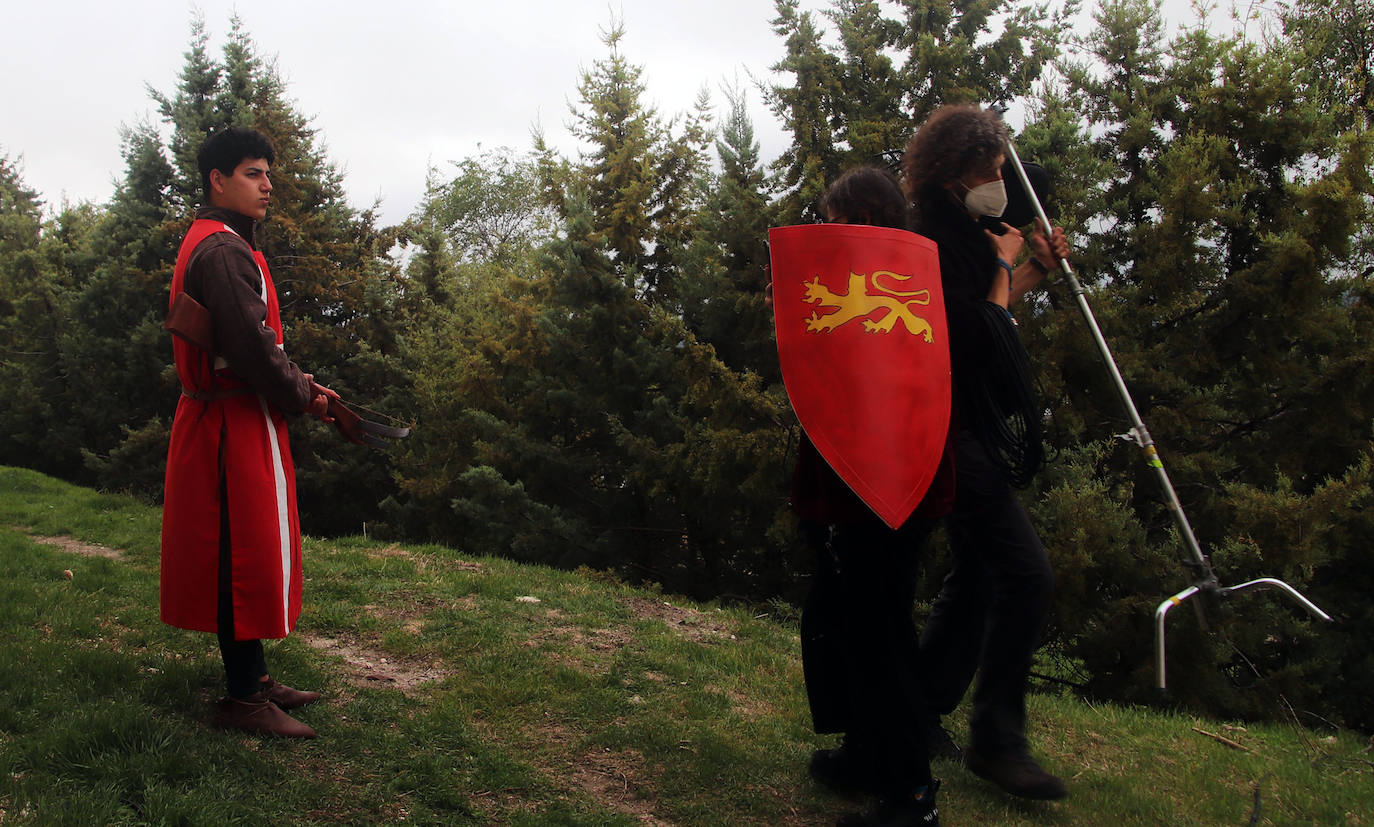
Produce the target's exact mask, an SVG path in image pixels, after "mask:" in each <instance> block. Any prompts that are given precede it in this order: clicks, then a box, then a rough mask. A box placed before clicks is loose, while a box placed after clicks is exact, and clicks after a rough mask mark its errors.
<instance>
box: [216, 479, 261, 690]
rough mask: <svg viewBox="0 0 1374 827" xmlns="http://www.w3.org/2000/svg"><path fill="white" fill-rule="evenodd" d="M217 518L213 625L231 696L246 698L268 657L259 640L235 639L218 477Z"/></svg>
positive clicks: (224, 498)
mask: <svg viewBox="0 0 1374 827" xmlns="http://www.w3.org/2000/svg"><path fill="white" fill-rule="evenodd" d="M219 494H220V510H219V513H220V520H219V595H218V596H219V602H218V606H217V608H218V612H217V617H216V625H217V626H218V631H219V654H220V657H221V658H223V659H224V682H225V684H226V686H227V688H228V691H229V697H231V698H246V697H248V696H249V695H252V694H253V693H254V692H257V691H258V689H259V688H260V687H259V686H258V682H259V681H260V680H261V679H262V678H264V677H266V676H267V660H266V658H265V656H264V654H263V650H262V641H261V640H234V592H233V584H234V581H233V569H232V568H231V566H230V563H231V561H232V559H233V558H232V556H231V548H232V547H231V545H230V543H229V496H228V490H227V488H226V486H225V483H224V481H223V480H220V486H219Z"/></svg>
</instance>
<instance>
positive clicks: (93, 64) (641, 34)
mask: <svg viewBox="0 0 1374 827" xmlns="http://www.w3.org/2000/svg"><path fill="white" fill-rule="evenodd" d="M1173 2H1181V0H1171V5H1172V4H1173ZM802 5H803V8H822V7H826V6H828V5H829V4H828V3H826V2H821V0H804V2H803V4H802ZM7 6H8V8H7V11H6V20H5V24H4V26H3V27H0V78H3V79H4V80H3V81H0V113H3V114H0V156H7V157H9V158H11V159H15V158H19V157H20V156H22V164H21V168H22V170H23V177H24V181H25V182H26V184H27V185H28V186H29V188H30V189H35V190H38V191H39V193H41V195H42V197H43V198H44V200H45V201H47V202H48V204H49V206H55V205H57V204H60V203H61V202H62V201H63V199H64V198H65V199H66V200H70V201H81V200H90V201H96V202H104V201H106V200H107V199H109V197H110V196H111V194H112V193H113V191H114V182H115V181H116V180H117V179H118V178H120V177H121V176H122V174H123V171H124V163H123V159H122V158H121V157H120V154H119V144H120V141H119V129H120V126H121V124H133V123H136V122H138V121H140V120H142V119H145V118H146V119H149V120H156V119H157V113H156V112H155V111H154V109H153V105H152V102H151V100H150V98H149V97H148V94H147V90H146V88H147V86H149V85H151V86H152V87H154V88H156V89H158V90H160V91H163V92H166V93H169V94H170V93H172V92H174V91H175V87H176V83H177V75H178V73H179V72H180V70H181V67H182V65H183V63H184V61H185V52H186V50H187V48H188V46H189V43H190V25H191V19H192V13H193V10H194V9H199V10H200V11H201V12H203V14H204V17H205V24H206V29H207V31H208V33H209V35H210V47H211V49H212V50H213V51H214V53H215V55H216V56H218V54H219V50H220V48H221V47H222V46H223V43H224V36H225V34H226V32H227V31H228V28H229V18H230V16H231V15H232V14H233V13H235V12H237V13H238V15H239V17H240V18H241V19H242V20H243V22H244V24H245V28H246V29H247V31H248V32H249V33H250V34H251V36H252V38H253V40H254V42H255V43H256V45H257V48H258V53H259V55H261V56H263V57H266V58H275V59H276V61H277V65H278V68H279V70H280V72H281V74H282V76H283V78H284V79H285V80H286V82H287V91H288V95H289V96H290V97H291V99H292V100H294V102H295V103H296V106H297V108H298V110H299V111H301V112H302V113H303V114H305V115H307V116H310V117H312V118H313V119H314V120H313V122H314V125H315V126H316V127H317V128H318V129H319V132H320V136H321V138H322V140H323V142H324V145H325V147H326V150H327V153H328V156H329V158H330V159H331V160H332V161H334V162H335V163H336V164H337V165H338V166H339V167H340V169H341V170H342V171H343V172H344V175H345V178H344V183H345V186H346V188H347V191H348V194H349V200H350V202H351V203H353V205H354V206H357V207H366V206H368V205H370V204H371V203H372V202H373V200H374V199H377V198H380V199H381V202H382V220H383V222H384V223H393V222H397V221H400V220H401V219H403V218H404V217H406V216H407V215H408V214H409V213H410V212H411V211H412V210H413V209H414V208H415V206H416V204H417V203H418V201H419V199H420V196H421V195H422V193H423V190H424V182H425V172H426V170H427V169H428V167H429V166H430V165H436V166H440V167H445V166H446V165H447V162H448V161H451V160H459V159H462V158H464V157H467V156H469V155H472V154H475V153H477V152H479V151H481V150H483V149H493V148H496V147H499V146H509V147H513V148H515V149H518V150H525V149H528V148H529V147H530V144H531V138H530V132H531V129H532V128H534V127H535V126H539V127H541V128H542V129H543V131H544V133H545V136H546V138H547V139H548V140H549V141H550V143H552V144H553V145H554V146H555V147H557V148H559V149H560V150H562V151H564V152H565V153H567V154H570V155H571V154H573V153H574V152H575V150H576V145H575V143H574V141H573V139H572V138H571V136H570V135H569V134H568V131H567V122H568V120H569V114H568V102H569V101H573V100H576V97H577V81H578V72H579V69H581V68H587V67H590V66H591V64H592V63H593V62H594V61H596V60H598V59H600V58H601V57H603V56H604V55H605V54H606V50H605V46H604V45H603V44H602V43H601V41H600V32H601V31H602V30H603V29H605V28H606V26H607V24H608V22H609V20H610V19H611V14H612V11H614V13H615V15H616V17H618V18H620V19H621V20H623V22H624V24H625V26H626V36H625V38H624V40H623V41H622V53H623V54H624V55H625V57H626V58H627V59H628V60H629V61H630V62H631V63H634V64H636V65H639V66H641V67H643V70H644V75H643V78H642V80H643V82H644V84H645V86H646V87H647V92H646V95H645V98H646V102H648V103H649V104H651V105H653V106H655V107H656V108H657V110H658V112H659V113H660V114H661V115H665V116H670V115H673V114H676V113H679V112H685V111H687V110H688V109H690V108H691V106H692V104H693V102H694V100H695V98H696V95H697V93H698V91H699V90H700V89H702V88H703V87H705V88H707V89H708V90H709V92H710V93H711V97H712V100H713V101H714V102H715V104H716V105H717V108H718V111H719V108H720V107H722V106H723V105H724V96H723V94H722V93H721V88H722V85H723V84H726V83H734V82H736V81H738V82H739V83H740V84H742V85H745V86H748V87H749V92H748V95H749V100H750V103H751V105H752V107H753V110H754V126H755V130H756V132H757V135H758V138H759V141H760V143H761V149H762V154H763V157H764V159H765V160H771V159H772V158H774V157H776V156H777V154H778V153H779V152H781V150H782V149H783V147H784V146H785V137H784V136H783V135H782V132H781V129H780V128H779V127H778V126H777V124H776V123H775V122H774V119H773V117H772V116H771V114H769V113H768V112H767V111H766V109H765V108H764V106H763V103H762V100H761V96H760V95H759V93H758V91H757V90H756V89H754V88H753V83H752V81H751V77H752V78H758V79H769V78H771V77H772V75H771V72H770V69H769V67H770V66H771V65H772V64H774V63H775V62H777V60H778V59H779V58H780V57H781V56H782V51H783V45H782V43H781V41H780V40H779V39H778V37H777V36H776V35H775V34H774V33H773V31H772V29H771V27H770V25H769V21H770V20H771V19H772V18H773V16H774V12H773V2H772V0H696V2H692V3H684V2H672V1H671V0H612V2H611V3H607V2H604V0H562V2H555V1H552V0H525V1H524V2H509V0H507V1H506V2H501V0H497V2H481V3H478V2H471V1H470V0H447V2H446V1H445V0H390V1H389V2H376V1H375V0H374V2H369V3H356V2H349V0H335V2H331V3H327V4H326V3H321V2H314V1H312V2H303V1H302V0H201V2H197V3H191V2H186V0H126V2H109V0H104V2H94V1H93V0H85V1H84V2H74V1H73V0H20V2H14V3H10V4H7Z"/></svg>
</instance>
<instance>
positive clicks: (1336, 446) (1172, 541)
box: [1033, 0, 1374, 717]
mask: <svg viewBox="0 0 1374 827" xmlns="http://www.w3.org/2000/svg"><path fill="white" fill-rule="evenodd" d="M1098 23H1099V29H1098V31H1097V32H1095V33H1094V35H1093V36H1092V37H1090V38H1089V41H1088V42H1089V44H1090V46H1091V48H1092V49H1093V50H1094V62H1093V64H1092V67H1091V68H1090V67H1089V66H1087V65H1080V66H1078V67H1077V68H1075V69H1074V70H1073V71H1072V72H1070V74H1069V78H1070V87H1071V89H1070V93H1069V94H1070V96H1072V95H1082V96H1084V97H1085V112H1086V113H1087V115H1088V120H1087V121H1086V123H1085V124H1084V127H1085V128H1086V129H1087V130H1088V131H1089V132H1090V134H1091V135H1093V136H1094V137H1093V139H1092V143H1093V148H1094V150H1095V155H1096V158H1097V159H1099V162H1100V165H1099V166H1097V168H1098V169H1100V170H1101V171H1102V173H1103V178H1102V180H1101V181H1100V183H1099V185H1098V187H1097V189H1098V192H1097V193H1096V194H1095V195H1092V196H1090V197H1088V198H1085V199H1084V201H1085V203H1086V204H1088V205H1091V209H1090V210H1088V211H1086V212H1085V211H1081V209H1080V212H1079V213H1078V215H1079V220H1081V221H1083V222H1084V223H1083V225H1082V226H1083V227H1084V228H1085V229H1089V230H1091V232H1090V233H1087V234H1086V238H1085V241H1086V244H1085V245H1084V247H1085V249H1084V250H1083V252H1082V255H1081V256H1080V255H1078V254H1076V255H1075V260H1076V261H1080V262H1091V264H1092V267H1093V269H1092V270H1091V271H1089V270H1087V268H1079V269H1080V272H1081V273H1083V274H1084V275H1083V277H1084V278H1085V279H1086V280H1087V281H1088V282H1089V283H1090V284H1092V285H1093V290H1092V293H1091V294H1090V297H1091V302H1092V305H1093V308H1094V311H1095V312H1096V314H1097V317H1098V320H1099V322H1100V323H1101V325H1102V328H1103V330H1104V331H1105V332H1106V335H1107V337H1108V340H1109V342H1110V343H1111V346H1112V350H1113V352H1114V355H1115V357H1116V361H1117V363H1118V364H1119V365H1120V367H1121V370H1122V373H1123V374H1124V376H1125V377H1126V381H1127V384H1128V385H1129V387H1130V389H1131V392H1132V395H1133V397H1134V400H1135V402H1136V404H1137V406H1138V407H1139V409H1140V412H1141V415H1142V417H1143V418H1144V420H1145V421H1146V423H1147V424H1148V425H1149V426H1150V430H1151V433H1152V435H1153V436H1154V438H1155V440H1156V441H1157V442H1158V444H1159V445H1160V452H1161V454H1162V456H1163V459H1164V462H1165V463H1166V465H1167V466H1168V468H1169V472H1170V475H1171V477H1172V478H1173V480H1174V483H1175V486H1176V487H1177V489H1178V493H1179V496H1180V498H1181V499H1182V501H1183V505H1184V508H1185V510H1186V512H1187V513H1188V515H1189V517H1190V519H1191V521H1192V524H1193V527H1194V529H1195V530H1196V531H1197V533H1198V536H1199V539H1200V541H1201V542H1202V545H1203V547H1204V549H1205V550H1207V551H1208V552H1209V553H1210V554H1211V558H1212V562H1213V564H1214V565H1215V566H1216V569H1217V571H1218V573H1219V574H1220V575H1221V577H1222V578H1223V580H1225V581H1227V582H1236V581H1240V580H1245V579H1249V578H1252V577H1256V576H1261V575H1267V576H1275V577H1279V578H1282V579H1284V580H1286V581H1288V582H1290V583H1292V584H1293V585H1295V586H1297V587H1298V588H1299V589H1302V590H1305V591H1309V592H1311V593H1312V595H1313V596H1314V598H1316V599H1318V602H1319V603H1321V602H1325V601H1323V600H1321V599H1320V598H1321V595H1322V592H1323V590H1328V589H1332V588H1333V586H1334V585H1335V584H1334V583H1331V582H1326V583H1322V582H1320V581H1318V580H1316V579H1314V577H1313V575H1314V572H1317V571H1321V570H1324V569H1331V568H1333V567H1334V568H1338V569H1340V570H1342V571H1350V567H1351V566H1352V565H1355V566H1358V564H1355V563H1354V562H1353V561H1354V560H1356V559H1359V558H1360V557H1364V558H1367V552H1365V551H1363V550H1356V549H1352V548H1349V547H1339V546H1333V545H1330V544H1327V543H1323V542H1320V541H1319V540H1316V541H1314V540H1313V539H1312V538H1324V537H1330V536H1333V535H1335V534H1338V533H1341V532H1343V531H1346V530H1348V529H1347V525H1348V524H1343V523H1342V521H1341V520H1340V519H1335V520H1333V518H1332V515H1333V514H1336V515H1339V514H1342V513H1346V514H1353V513H1354V511H1353V509H1355V508H1357V507H1358V504H1359V503H1361V502H1362V501H1363V499H1364V498H1365V497H1367V490H1366V489H1364V488H1362V483H1361V482H1360V480H1362V479H1364V477H1363V476H1361V475H1362V474H1363V473H1364V471H1362V470H1360V469H1361V468H1363V467H1364V466H1362V465H1360V464H1359V463H1360V462H1362V460H1360V459H1359V458H1361V457H1364V456H1367V454H1368V450H1369V436H1370V434H1369V430H1368V422H1369V415H1370V412H1371V404H1374V397H1371V391H1372V390H1374V382H1371V380H1369V379H1368V378H1367V377H1368V373H1369V372H1368V369H1367V366H1368V363H1369V360H1370V359H1371V358H1374V351H1371V349H1370V337H1371V334H1374V328H1371V323H1374V316H1371V315H1370V313H1369V311H1368V307H1369V298H1368V296H1367V290H1366V289H1365V287H1364V285H1363V284H1360V283H1355V282H1352V281H1350V280H1349V279H1347V278H1345V277H1344V274H1345V272H1346V267H1347V262H1348V260H1349V256H1350V254H1351V247H1350V239H1351V237H1352V235H1353V234H1354V232H1355V231H1356V229H1357V228H1358V227H1360V226H1361V225H1362V224H1363V223H1365V222H1367V221H1368V215H1369V213H1368V203H1369V202H1368V200H1367V195H1368V193H1369V191H1370V188H1371V184H1370V179H1369V176H1368V157H1369V156H1368V155H1367V145H1366V144H1365V142H1363V141H1361V140H1351V139H1349V138H1348V137H1342V136H1340V135H1339V133H1338V131H1337V130H1334V129H1331V128H1329V124H1330V120H1329V119H1330V116H1331V113H1330V112H1328V111H1326V110H1324V109H1323V108H1322V107H1321V106H1319V105H1317V101H1316V100H1315V98H1313V97H1312V96H1310V95H1309V94H1308V90H1306V89H1304V88H1303V87H1302V86H1300V85H1297V84H1295V83H1294V82H1293V79H1294V78H1295V77H1299V76H1300V75H1299V73H1298V72H1297V71H1296V67H1295V65H1294V62H1293V61H1294V58H1295V57H1296V55H1295V53H1294V52H1293V51H1292V50H1290V49H1284V48H1276V47H1275V46H1273V45H1271V46H1270V47H1269V48H1262V47H1260V46H1257V45H1254V44H1250V43H1246V42H1244V41H1241V40H1238V39H1236V38H1232V37H1216V36H1212V35H1210V34H1208V33H1207V32H1205V31H1204V30H1202V29H1200V28H1199V29H1196V30H1190V31H1185V32H1184V33H1182V34H1180V35H1178V36H1176V37H1174V38H1173V39H1172V40H1169V41H1167V42H1166V41H1165V40H1164V39H1163V37H1162V34H1161V32H1162V26H1161V25H1160V21H1159V18H1158V7H1157V6H1156V5H1154V4H1151V3H1149V2H1137V0H1125V1H1124V2H1119V3H1109V4H1107V5H1105V6H1104V7H1103V9H1102V11H1101V13H1100V14H1099V16H1098ZM1328 159H1329V160H1328ZM1079 162H1080V163H1082V159H1079ZM1070 301H1071V298H1070V297H1068V296H1066V295H1063V294H1061V295H1060V303H1061V306H1067V304H1066V303H1067V302H1070ZM1034 327H1038V328H1039V330H1038V331H1035V332H1033V336H1034V337H1035V339H1036V340H1037V341H1036V344H1037V345H1038V346H1039V347H1042V348H1043V350H1041V351H1040V352H1038V353H1037V356H1038V357H1039V358H1040V363H1041V364H1042V365H1046V366H1052V367H1048V368H1047V370H1048V376H1049V379H1048V380H1047V382H1046V384H1047V386H1049V387H1051V388H1056V389H1059V393H1060V394H1062V397H1061V398H1060V399H1059V400H1058V401H1059V403H1060V404H1059V407H1060V409H1061V410H1064V409H1067V410H1068V411H1069V413H1068V415H1067V416H1066V417H1064V418H1062V419H1061V424H1064V425H1067V426H1068V427H1067V428H1065V430H1064V431H1062V432H1061V433H1060V434H1059V436H1058V438H1059V439H1060V441H1061V444H1060V450H1061V453H1062V455H1063V456H1064V457H1065V459H1066V462H1065V463H1064V464H1063V466H1061V467H1060V468H1058V469H1052V470H1051V472H1050V473H1049V474H1047V475H1046V478H1045V479H1044V480H1043V482H1042V485H1043V487H1044V490H1045V493H1046V494H1047V496H1046V499H1045V500H1043V501H1042V502H1040V503H1039V504H1038V505H1037V509H1036V513H1037V516H1038V517H1039V519H1040V520H1041V521H1042V524H1044V525H1047V526H1049V528H1048V529H1047V530H1046V532H1045V535H1044V538H1045V541H1046V545H1047V546H1048V547H1050V548H1051V549H1053V550H1054V551H1053V553H1054V554H1055V555H1056V568H1057V570H1058V571H1060V572H1061V573H1063V572H1069V575H1068V577H1067V578H1062V577H1061V583H1060V584H1059V587H1058V590H1057V593H1058V598H1057V599H1058V600H1059V601H1060V603H1059V605H1060V606H1062V607H1065V609H1064V617H1065V618H1074V619H1075V623H1074V624H1072V625H1070V624H1068V623H1067V622H1066V624H1065V627H1064V629H1063V633H1062V634H1063V635H1064V636H1063V637H1062V638H1061V641H1064V642H1065V644H1066V646H1067V650H1068V651H1069V652H1070V653H1071V654H1072V656H1073V657H1075V658H1077V659H1078V661H1079V662H1080V663H1082V664H1084V666H1085V668H1086V669H1087V671H1088V672H1089V678H1088V684H1089V686H1090V687H1091V688H1092V690H1093V691H1095V692H1104V693H1108V694H1114V695H1116V696H1119V697H1120V696H1125V697H1143V696H1144V692H1145V690H1144V687H1146V686H1148V685H1149V683H1148V673H1149V671H1150V663H1149V658H1150V654H1151V651H1152V648H1151V647H1152V644H1151V643H1150V641H1149V639H1148V633H1147V632H1146V631H1144V627H1145V625H1146V624H1145V622H1144V620H1143V618H1145V617H1148V613H1149V612H1150V610H1151V609H1152V608H1153V604H1154V603H1155V602H1157V601H1158V600H1160V599H1162V598H1163V597H1164V596H1166V595H1167V594H1171V593H1173V592H1176V591H1177V590H1178V588H1180V586H1181V584H1182V582H1185V580H1186V577H1187V572H1186V571H1184V570H1183V568H1182V567H1180V566H1179V565H1178V564H1177V563H1176V562H1174V560H1175V559H1177V558H1178V557H1179V556H1180V555H1181V552H1180V549H1179V547H1178V543H1177V540H1176V538H1174V537H1173V531H1172V519H1171V516H1170V514H1169V512H1168V511H1167V509H1166V508H1165V507H1164V506H1163V504H1162V503H1161V502H1160V499H1159V495H1158V492H1157V489H1156V486H1155V483H1154V480H1153V476H1152V472H1150V470H1149V469H1148V468H1145V467H1144V466H1143V464H1141V463H1140V461H1139V457H1138V453H1137V451H1136V449H1134V447H1133V446H1131V445H1129V444H1128V443H1126V442H1123V441H1119V440H1118V441H1110V440H1109V439H1108V435H1110V434H1112V433H1120V431H1121V430H1124V428H1123V425H1124V424H1125V423H1124V419H1125V417H1124V414H1123V413H1122V412H1121V410H1120V403H1119V401H1118V400H1117V398H1116V394H1115V392H1114V390H1112V388H1111V387H1110V385H1109V384H1108V383H1107V381H1106V377H1105V373H1104V371H1103V369H1102V368H1101V366H1100V364H1099V363H1098V360H1097V358H1096V355H1095V350H1094V349H1093V347H1092V346H1091V344H1090V343H1089V342H1088V341H1087V339H1086V336H1084V334H1083V331H1082V327H1081V323H1080V322H1079V321H1078V320H1077V319H1076V318H1074V317H1072V316H1069V315H1068V314H1065V313H1060V314H1045V315H1043V316H1041V317H1036V318H1035V320H1034ZM1033 329H1034V328H1033ZM1338 400H1339V401H1338ZM1318 411H1319V412H1321V413H1320V415H1314V412H1318ZM1352 463H1355V464H1352ZM1366 470H1367V469H1366ZM1092 480H1097V482H1096V483H1091V481H1092ZM1090 484H1091V485H1093V486H1094V487H1095V488H1096V490H1097V492H1098V493H1097V494H1096V495H1095V497H1090V498H1087V499H1084V498H1083V492H1084V491H1086V490H1089V488H1088V486H1089V485H1090ZM1341 497H1344V498H1345V499H1344V501H1340V498H1341ZM1093 500H1096V503H1095V504H1091V503H1092V502H1093ZM1319 504H1320V505H1319ZM1333 509H1334V511H1333ZM1279 514H1284V515H1285V517H1284V518H1283V519H1278V518H1277V515H1279ZM1133 523H1134V525H1133ZM1089 525H1093V526H1098V528H1097V529H1095V530H1089V531H1087V532H1085V526H1089ZM1180 575H1182V576H1180ZM1064 581H1067V582H1064ZM1338 592H1339V589H1337V593H1338ZM1328 593H1332V592H1328ZM1241 600H1244V601H1246V603H1245V605H1244V608H1242V607H1241V604H1240V603H1239V602H1237V603H1236V604H1235V605H1236V607H1237V611H1236V612H1234V613H1230V612H1228V613H1224V614H1221V615H1219V616H1217V617H1214V621H1216V622H1218V623H1219V625H1220V628H1221V629H1222V630H1223V632H1224V635H1213V636H1208V637H1203V636H1200V635H1199V633H1198V630H1197V629H1196V627H1195V626H1193V625H1192V624H1189V623H1188V622H1187V619H1186V617H1184V616H1182V615H1180V616H1178V618H1177V619H1174V620H1173V621H1172V622H1173V623H1174V624H1175V627H1176V629H1175V630H1174V631H1171V633H1170V634H1171V655H1170V675H1171V678H1170V683H1171V686H1172V687H1173V694H1174V696H1175V697H1178V698H1182V699H1185V700H1188V701H1190V702H1192V703H1195V704H1197V705H1199V706H1201V707H1203V708H1206V709H1208V710H1209V711H1211V712H1212V713H1213V714H1230V715H1273V714H1276V712H1277V709H1278V707H1277V706H1275V705H1274V701H1273V693H1276V692H1281V693H1282V694H1283V695H1284V696H1285V697H1287V698H1288V700H1289V701H1290V702H1292V703H1294V704H1296V705H1299V706H1300V708H1311V707H1308V706H1305V705H1306V704H1313V705H1315V704H1317V703H1318V697H1319V696H1318V693H1317V692H1316V691H1315V689H1314V688H1313V687H1312V684H1311V682H1310V680H1309V679H1310V677H1311V674H1312V670H1313V669H1314V667H1315V664H1314V663H1313V662H1312V661H1311V660H1309V659H1308V658H1307V657H1305V656H1304V653H1306V652H1310V651H1311V650H1310V649H1309V648H1308V642H1309V641H1310V640H1312V639H1313V638H1314V636H1320V634H1321V633H1320V632H1319V631H1318V630H1315V629H1313V628H1312V627H1311V625H1310V624H1309V623H1308V622H1307V621H1306V620H1305V619H1303V618H1301V617H1299V616H1297V615H1295V614H1294V613H1292V612H1291V611H1288V610H1287V609H1290V608H1291V607H1285V609H1286V610H1285V611H1281V612H1275V611H1271V610H1269V609H1268V608H1267V607H1266V606H1265V605H1264V603H1263V598H1257V597H1251V596H1247V597H1245V598H1242V599H1241ZM1132 616H1136V617H1139V618H1141V620H1138V621H1135V623H1134V625H1132V621H1131V617H1132ZM1256 688H1263V691H1254V690H1255V689H1256ZM1325 713H1329V714H1331V715H1334V716H1335V717H1342V716H1346V717H1349V716H1350V711H1349V710H1346V711H1341V710H1331V709H1326V710H1325Z"/></svg>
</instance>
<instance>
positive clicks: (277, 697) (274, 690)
mask: <svg viewBox="0 0 1374 827" xmlns="http://www.w3.org/2000/svg"><path fill="white" fill-rule="evenodd" d="M261 686H262V692H263V694H265V695H266V696H267V700H269V701H271V702H272V703H274V704H276V705H277V706H279V707H281V708H282V709H296V708H298V707H302V706H305V705H306V704H313V703H314V702H315V701H318V700H319V699H320V693H318V692H304V691H302V690H299V689H292V688H291V687H289V686H287V685H286V684H284V683H277V682H276V681H274V680H272V679H271V678H270V677H269V678H264V679H263V680H262V682H261Z"/></svg>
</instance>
